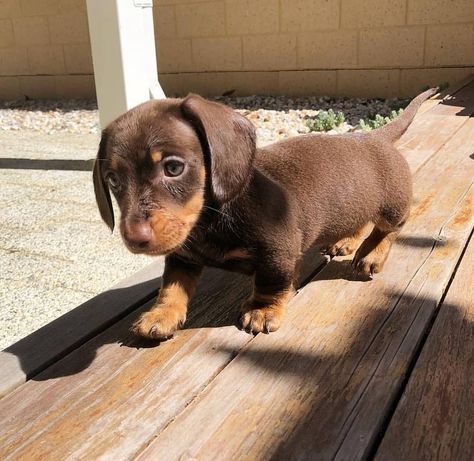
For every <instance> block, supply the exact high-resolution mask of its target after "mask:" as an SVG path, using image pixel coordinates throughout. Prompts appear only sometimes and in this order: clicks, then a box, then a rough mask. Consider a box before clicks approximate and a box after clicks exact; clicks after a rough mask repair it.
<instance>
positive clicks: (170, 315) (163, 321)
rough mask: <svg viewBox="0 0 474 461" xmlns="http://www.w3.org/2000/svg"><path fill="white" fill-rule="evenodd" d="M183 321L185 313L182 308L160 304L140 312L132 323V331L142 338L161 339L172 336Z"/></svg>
mask: <svg viewBox="0 0 474 461" xmlns="http://www.w3.org/2000/svg"><path fill="white" fill-rule="evenodd" d="M185 321H186V314H183V312H182V309H177V308H174V307H172V306H160V307H156V308H154V309H153V310H151V311H149V312H145V313H144V314H142V315H141V316H140V318H139V319H138V320H137V321H136V322H135V323H134V324H133V326H132V331H133V332H134V333H135V334H137V335H139V336H143V337H144V338H149V339H160V340H163V339H168V338H170V337H171V336H173V333H175V331H176V330H178V329H179V328H181V327H182V326H183V325H184V322H185Z"/></svg>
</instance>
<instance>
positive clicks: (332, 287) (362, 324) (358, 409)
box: [140, 119, 474, 460]
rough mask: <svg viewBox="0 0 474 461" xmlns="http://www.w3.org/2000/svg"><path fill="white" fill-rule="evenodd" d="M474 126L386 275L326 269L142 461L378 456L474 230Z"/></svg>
mask: <svg viewBox="0 0 474 461" xmlns="http://www.w3.org/2000/svg"><path fill="white" fill-rule="evenodd" d="M472 122H474V120H473V119H471V120H469V121H466V127H465V128H464V130H463V131H462V132H460V133H458V136H456V137H455V138H452V140H451V141H450V142H448V143H446V144H445V146H443V148H442V149H440V150H439V151H438V153H437V154H436V156H434V157H432V158H431V159H430V160H429V161H428V162H427V163H426V164H425V165H424V166H423V167H422V169H421V170H420V171H418V173H417V175H416V177H415V197H416V199H417V203H418V204H417V206H416V207H415V209H414V211H413V215H412V217H411V219H410V221H409V222H408V223H407V226H406V228H405V229H404V232H403V235H402V237H401V239H400V240H399V242H398V244H397V246H396V247H395V248H394V251H393V253H392V254H391V257H390V259H389V261H388V262H387V266H386V268H385V272H383V273H382V274H380V275H379V276H378V277H377V278H376V279H375V280H374V281H372V282H370V283H364V282H357V281H356V280H354V277H353V275H352V274H351V272H350V270H349V269H348V265H347V263H345V262H340V263H338V264H330V265H328V266H327V267H326V268H324V270H323V271H321V272H320V273H319V274H318V276H317V277H316V278H315V280H314V282H313V283H311V284H309V285H307V286H306V287H304V288H303V289H302V290H301V291H300V293H299V295H298V296H297V297H296V298H294V299H293V301H292V302H291V306H290V314H289V316H288V317H289V318H288V319H287V321H286V322H285V324H284V326H283V328H282V330H281V331H279V333H278V334H277V335H270V336H269V337H264V336H258V337H257V338H255V340H254V341H252V342H251V343H249V345H248V346H247V347H245V348H244V349H243V350H241V351H240V353H239V355H238V356H237V357H236V358H235V359H234V360H233V361H232V362H231V363H230V364H229V365H228V366H227V367H226V368H225V369H224V370H223V371H222V372H221V373H220V374H219V375H218V376H217V377H216V378H215V379H214V381H213V382H212V383H210V385H209V386H207V387H206V389H205V390H204V391H203V392H202V394H201V395H200V396H199V397H198V398H197V399H196V400H195V401H194V402H192V403H191V404H190V405H189V406H188V407H187V408H186V410H185V411H183V413H181V414H180V415H179V416H178V417H177V418H176V419H175V420H174V421H173V422H172V423H171V424H170V425H169V426H168V427H167V428H166V429H165V430H164V431H163V432H161V433H160V434H158V435H157V437H156V438H155V439H154V440H153V442H152V443H151V444H150V445H149V446H148V447H147V448H146V450H144V451H143V452H142V454H141V456H140V459H156V458H157V457H158V456H159V455H160V453H161V454H162V453H166V456H167V459H180V458H181V457H184V459H193V458H195V459H200V460H206V459H216V457H220V458H221V459H237V458H238V459H255V457H256V454H258V456H257V457H258V458H259V459H270V458H272V459H321V460H324V459H349V460H354V459H364V458H365V457H366V456H368V454H369V453H370V450H371V449H372V447H373V445H374V442H375V441H376V438H377V434H378V430H379V428H380V427H381V426H382V425H383V423H384V418H385V417H386V415H387V414H388V411H389V409H390V406H391V405H392V404H393V402H394V399H395V398H396V396H397V391H398V390H399V389H400V386H401V384H402V382H403V378H404V376H405V373H406V371H407V370H408V368H409V364H410V362H411V360H412V358H413V356H414V354H415V352H416V350H417V346H418V344H419V341H420V340H421V338H422V337H423V334H424V332H425V330H426V328H427V326H428V325H429V322H430V318H431V316H432V315H433V313H434V312H435V309H436V306H437V304H438V303H439V301H440V299H441V297H442V295H443V292H444V288H445V287H446V285H447V283H448V281H449V279H450V276H451V273H452V271H453V270H454V267H455V265H456V263H457V261H458V258H459V255H460V254H461V252H462V250H463V248H464V245H465V242H466V240H467V238H468V237H469V235H470V233H471V230H472V227H473V225H474V214H473V212H472V198H473V193H474V185H473V178H474V162H473V161H472V159H471V158H470V157H469V155H470V154H471V153H472V151H471V146H472V141H473V140H474V136H473V130H472V128H473V126H472ZM468 141H469V142H470V143H471V144H466V142H468ZM345 279H348V280H345ZM178 440H179V443H176V442H177V441H178Z"/></svg>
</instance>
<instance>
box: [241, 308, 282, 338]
mask: <svg viewBox="0 0 474 461" xmlns="http://www.w3.org/2000/svg"><path fill="white" fill-rule="evenodd" d="M283 314H284V309H283V308H282V307H280V306H278V307H276V308H275V307H271V306H269V307H260V308H255V309H251V308H249V305H248V303H245V304H244V306H243V308H242V313H241V314H240V317H239V320H238V326H239V328H240V329H241V330H245V331H246V332H247V333H253V334H257V333H266V334H268V333H270V332H272V331H276V330H278V328H280V325H281V320H282V318H283Z"/></svg>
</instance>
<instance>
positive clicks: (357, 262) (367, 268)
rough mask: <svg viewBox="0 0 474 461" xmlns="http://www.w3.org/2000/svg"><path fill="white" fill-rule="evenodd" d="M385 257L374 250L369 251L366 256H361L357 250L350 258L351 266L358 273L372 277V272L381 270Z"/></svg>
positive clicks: (376, 272)
mask: <svg viewBox="0 0 474 461" xmlns="http://www.w3.org/2000/svg"><path fill="white" fill-rule="evenodd" d="M386 259H387V257H386V255H384V254H380V253H377V252H375V251H372V252H370V253H369V254H368V255H367V256H362V254H360V253H359V252H357V253H356V255H355V256H354V259H353V260H352V267H353V268H354V270H355V271H356V272H358V273H359V274H362V275H366V276H367V277H371V278H372V277H373V275H374V274H378V273H379V272H381V271H382V269H383V265H384V263H385V260H386Z"/></svg>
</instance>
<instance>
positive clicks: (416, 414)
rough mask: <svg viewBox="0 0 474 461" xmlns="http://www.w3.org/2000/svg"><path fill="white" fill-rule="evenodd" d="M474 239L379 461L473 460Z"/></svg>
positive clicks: (411, 377) (398, 407) (385, 439)
mask: <svg viewBox="0 0 474 461" xmlns="http://www.w3.org/2000/svg"><path fill="white" fill-rule="evenodd" d="M473 286H474V238H472V237H471V240H470V244H469V246H468V247H467V249H466V252H465V254H464V256H463V258H462V260H461V264H460V265H459V267H458V269H457V271H456V276H455V277H454V280H453V282H452V284H451V286H450V288H449V290H448V293H447V296H446V298H445V300H444V301H443V304H442V305H441V308H440V312H439V315H438V316H437V318H436V321H435V323H434V325H433V329H432V331H431V333H430V335H429V337H428V339H427V341H426V344H425V346H424V348H423V350H422V352H421V355H420V357H419V360H418V361H417V362H416V366H415V368H414V370H413V373H412V374H411V376H410V380H409V382H408V385H407V388H406V390H405V392H404V393H403V396H402V398H401V400H400V403H399V405H398V406H397V409H396V411H395V414H394V416H393V418H392V420H391V421H390V425H389V427H388V430H387V432H386V434H385V437H384V438H383V440H382V443H381V445H380V449H379V450H378V452H377V455H376V459H377V460H380V461H382V460H399V459H403V460H408V461H409V460H413V461H422V460H459V461H462V460H466V461H467V460H472V458H473V454H474V438H473V427H474V386H473V377H474V361H473V357H474V288H473Z"/></svg>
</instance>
